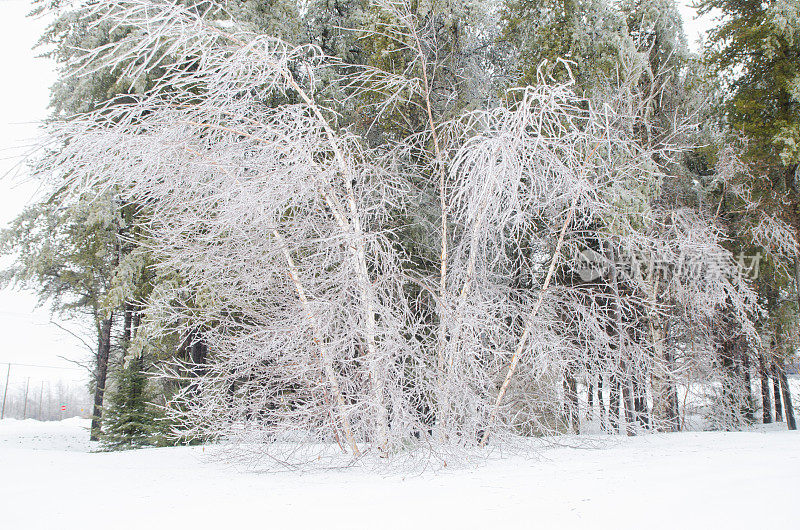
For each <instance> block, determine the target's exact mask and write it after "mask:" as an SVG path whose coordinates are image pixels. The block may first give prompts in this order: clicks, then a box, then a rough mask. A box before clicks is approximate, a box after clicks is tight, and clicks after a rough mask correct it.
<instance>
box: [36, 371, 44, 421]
mask: <svg viewBox="0 0 800 530" xmlns="http://www.w3.org/2000/svg"><path fill="white" fill-rule="evenodd" d="M42 396H44V381H42V386H41V387H40V388H39V414H37V415H36V419H37V420H39V421H42Z"/></svg>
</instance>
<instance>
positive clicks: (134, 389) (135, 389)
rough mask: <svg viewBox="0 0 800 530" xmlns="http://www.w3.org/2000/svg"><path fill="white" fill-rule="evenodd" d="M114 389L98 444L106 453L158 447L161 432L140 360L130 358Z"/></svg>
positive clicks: (117, 376) (105, 413)
mask: <svg viewBox="0 0 800 530" xmlns="http://www.w3.org/2000/svg"><path fill="white" fill-rule="evenodd" d="M115 379H116V384H117V387H116V389H115V390H114V391H113V392H112V393H111V395H110V396H109V398H108V405H107V407H106V409H105V411H104V424H103V434H102V436H101V442H102V445H103V447H104V448H105V449H107V450H111V451H114V450H120V449H134V448H137V447H144V446H148V445H161V444H162V442H163V436H161V435H162V434H163V429H162V424H161V423H160V415H159V413H158V409H157V408H156V407H155V406H154V405H152V404H151V403H150V400H152V399H153V395H152V393H151V391H150V390H149V388H148V378H147V375H146V374H145V373H144V372H143V371H142V359H141V358H137V359H133V360H132V361H131V362H130V363H129V364H128V365H127V366H125V367H123V368H122V369H121V370H120V371H119V373H118V374H117V375H116V378H115Z"/></svg>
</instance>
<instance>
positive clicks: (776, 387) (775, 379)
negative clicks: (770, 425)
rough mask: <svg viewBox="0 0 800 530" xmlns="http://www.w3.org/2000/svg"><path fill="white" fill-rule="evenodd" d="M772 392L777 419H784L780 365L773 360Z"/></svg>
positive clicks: (779, 420) (778, 420)
mask: <svg viewBox="0 0 800 530" xmlns="http://www.w3.org/2000/svg"><path fill="white" fill-rule="evenodd" d="M772 394H773V396H775V421H777V422H781V421H783V409H782V408H781V377H780V372H779V371H778V365H777V364H776V363H775V361H772Z"/></svg>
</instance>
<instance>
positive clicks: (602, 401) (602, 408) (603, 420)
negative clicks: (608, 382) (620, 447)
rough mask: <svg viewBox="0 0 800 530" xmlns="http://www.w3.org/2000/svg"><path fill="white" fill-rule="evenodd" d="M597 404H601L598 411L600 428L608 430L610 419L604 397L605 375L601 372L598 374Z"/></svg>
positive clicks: (604, 430)
mask: <svg viewBox="0 0 800 530" xmlns="http://www.w3.org/2000/svg"><path fill="white" fill-rule="evenodd" d="M597 404H598V405H599V410H598V411H597V412H598V414H599V416H600V429H601V430H602V431H603V432H606V431H608V420H607V417H606V404H605V398H604V397H603V375H602V374H599V375H598V376H597Z"/></svg>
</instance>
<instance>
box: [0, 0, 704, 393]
mask: <svg viewBox="0 0 800 530" xmlns="http://www.w3.org/2000/svg"><path fill="white" fill-rule="evenodd" d="M689 4H691V1H686V0H684V3H683V4H682V5H681V6H680V8H681V14H682V15H683V18H684V24H685V27H686V34H687V36H688V37H689V43H690V45H691V46H692V48H694V49H696V48H697V40H698V38H699V36H700V35H701V34H702V33H703V32H704V31H705V29H706V28H707V27H708V26H709V24H710V23H711V21H710V20H708V17H705V19H701V20H695V11H694V9H693V8H691V7H689V6H688V5H689ZM29 11H30V2H29V0H0V50H2V51H0V71H2V72H3V74H4V75H3V78H4V80H3V81H2V82H0V175H5V174H6V173H8V172H10V174H9V175H6V176H5V177H4V178H2V179H0V225H2V226H5V225H6V223H8V222H9V221H10V220H11V219H13V218H14V217H15V216H16V215H17V214H18V213H19V212H20V211H21V210H22V209H23V207H24V206H25V204H26V203H28V202H30V201H31V200H32V199H34V198H35V197H36V196H37V193H38V191H39V190H38V187H37V185H36V184H35V183H34V182H30V181H26V180H25V179H24V171H22V172H21V173H20V171H16V170H15V166H16V165H17V164H18V160H19V156H20V155H21V154H22V153H24V152H25V149H26V146H27V145H30V144H31V142H32V140H33V139H34V138H35V136H36V134H37V123H38V121H39V120H41V119H42V118H44V117H46V116H47V113H48V110H47V103H48V89H49V86H50V85H51V84H52V82H53V81H54V79H55V74H54V71H53V65H52V64H51V63H50V62H49V61H48V60H45V59H41V58H36V52H35V51H33V50H32V49H31V48H32V47H33V45H34V44H35V43H36V41H37V39H38V37H39V35H41V33H42V31H43V29H44V27H45V26H46V21H45V20H41V19H38V20H36V19H31V18H30V17H27V16H26V15H27V13H28V12H29ZM18 169H19V168H17V170H18ZM15 173H16V175H15ZM7 264H8V261H4V262H0V266H6V265H7ZM35 306H36V296H35V295H34V294H33V293H30V292H19V291H14V290H10V289H6V290H2V291H0V344H1V345H2V347H0V363H5V362H15V363H21V364H38V365H47V366H55V367H62V369H49V368H48V369H44V368H33V367H23V366H13V367H12V384H14V383H15V382H16V383H17V384H19V383H20V382H21V381H24V379H25V378H26V377H28V376H31V377H32V378H34V379H49V380H55V379H63V380H66V381H70V380H73V381H75V380H82V379H85V374H84V373H83V372H81V371H79V370H75V369H74V365H71V364H70V363H69V362H66V361H64V360H63V359H62V358H61V357H66V358H68V359H72V360H75V361H85V360H86V359H87V358H88V355H89V353H88V351H87V349H86V347H85V346H84V345H83V344H81V342H80V341H78V340H77V339H75V338H74V337H72V336H71V335H70V334H68V333H66V332H64V331H62V330H61V329H60V328H59V327H58V326H56V325H54V324H51V323H50V321H51V316H50V312H49V310H48V309H46V308H39V309H36V307H35ZM53 318H54V319H55V320H56V321H57V322H59V323H60V324H61V325H62V326H66V327H68V328H70V329H72V330H75V331H77V330H78V329H79V328H80V326H78V325H77V324H76V323H71V322H65V321H63V320H61V319H58V318H57V317H53ZM86 340H87V341H88V342H89V343H90V344H91V343H93V342H94V339H93V338H92V337H91V336H88V337H86ZM5 375H6V374H5V366H2V365H0V380H3V381H4V380H5Z"/></svg>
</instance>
